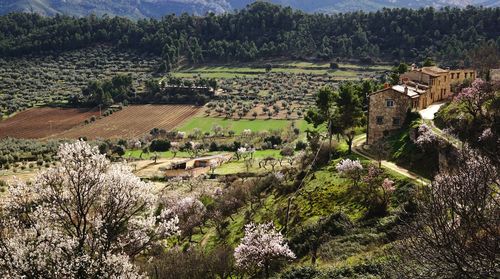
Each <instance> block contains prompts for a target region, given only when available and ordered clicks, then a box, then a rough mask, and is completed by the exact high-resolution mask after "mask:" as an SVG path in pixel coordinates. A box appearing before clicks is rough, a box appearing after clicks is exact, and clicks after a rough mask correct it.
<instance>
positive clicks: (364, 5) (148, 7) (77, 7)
mask: <svg viewBox="0 0 500 279" xmlns="http://www.w3.org/2000/svg"><path fill="white" fill-rule="evenodd" d="M255 1H256V0H86V1H81V0H65V1H60V0H3V1H1V2H0V14H7V13H9V12H34V13H38V14H41V15H48V16H54V15H56V14H64V15H72V16H86V15H90V14H96V15H104V14H107V15H110V16H124V17H128V18H135V19H137V18H149V17H153V18H161V17H162V16H164V15H166V14H172V13H175V14H178V15H180V14H182V13H189V14H196V15H204V14H206V13H209V12H213V13H216V14H221V13H225V12H232V11H234V9H243V8H245V7H246V6H247V5H248V4H251V3H253V2H255ZM266 2H270V3H274V4H279V5H283V6H290V7H292V8H293V9H298V10H301V11H304V12H308V13H315V12H324V13H336V12H352V11H359V10H361V11H376V10H379V9H382V8H384V7H385V8H402V7H404V8H413V9H417V8H422V7H435V8H439V7H445V6H453V7H465V6H467V5H478V6H479V5H482V6H485V7H491V6H499V4H500V3H499V1H497V0H419V1H413V0H315V1H304V0H267V1H266Z"/></svg>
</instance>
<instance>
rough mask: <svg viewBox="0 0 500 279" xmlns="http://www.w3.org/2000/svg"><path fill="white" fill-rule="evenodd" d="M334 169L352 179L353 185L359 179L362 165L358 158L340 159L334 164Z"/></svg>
mask: <svg viewBox="0 0 500 279" xmlns="http://www.w3.org/2000/svg"><path fill="white" fill-rule="evenodd" d="M335 169H337V171H338V172H339V173H340V174H342V175H345V176H346V177H348V178H350V179H352V181H353V182H354V186H357V185H358V182H359V180H360V179H361V171H362V170H363V166H362V165H361V162H360V161H359V160H351V159H342V160H341V161H340V162H339V163H338V164H337V165H336V166H335Z"/></svg>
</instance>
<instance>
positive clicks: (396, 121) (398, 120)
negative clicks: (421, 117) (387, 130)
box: [392, 117, 401, 126]
mask: <svg viewBox="0 0 500 279" xmlns="http://www.w3.org/2000/svg"><path fill="white" fill-rule="evenodd" d="M400 124H401V118H399V117H394V118H392V125H394V126H399V125H400Z"/></svg>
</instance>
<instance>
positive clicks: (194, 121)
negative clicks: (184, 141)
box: [177, 116, 309, 134]
mask: <svg viewBox="0 0 500 279" xmlns="http://www.w3.org/2000/svg"><path fill="white" fill-rule="evenodd" d="M292 122H295V126H296V127H297V128H299V129H300V130H301V131H304V130H306V129H307V128H308V127H309V124H307V122H306V121H305V120H281V119H256V120H250V119H241V120H235V119H225V118H217V117H201V116H200V117H193V118H191V119H190V120H189V121H187V122H185V123H184V124H182V125H181V126H180V127H177V129H178V130H179V131H183V132H188V133H189V132H192V131H193V129H195V128H198V129H200V130H201V131H202V132H203V133H204V132H212V127H213V126H214V125H220V126H222V127H223V128H225V129H228V130H233V131H234V132H235V133H236V134H240V133H241V132H243V130H245V129H250V130H252V132H258V131H263V130H267V131H269V130H278V129H285V128H287V127H290V126H291V125H292Z"/></svg>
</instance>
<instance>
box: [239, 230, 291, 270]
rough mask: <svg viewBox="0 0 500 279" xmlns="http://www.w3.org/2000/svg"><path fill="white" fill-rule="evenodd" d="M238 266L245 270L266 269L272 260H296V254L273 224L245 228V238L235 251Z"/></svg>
mask: <svg viewBox="0 0 500 279" xmlns="http://www.w3.org/2000/svg"><path fill="white" fill-rule="evenodd" d="M234 257H235V259H236V265H237V266H239V267H241V268H244V269H252V268H266V265H267V266H268V265H269V264H270V262H271V261H272V260H276V259H279V258H285V259H295V254H294V253H293V252H292V250H290V248H289V247H288V244H286V243H285V239H284V238H283V235H281V233H280V232H277V231H276V230H275V228H274V225H273V224H272V223H267V224H261V225H256V224H254V223H250V224H248V225H246V226H245V236H244V237H243V239H242V240H241V243H240V244H239V245H238V247H236V249H235V250H234Z"/></svg>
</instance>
